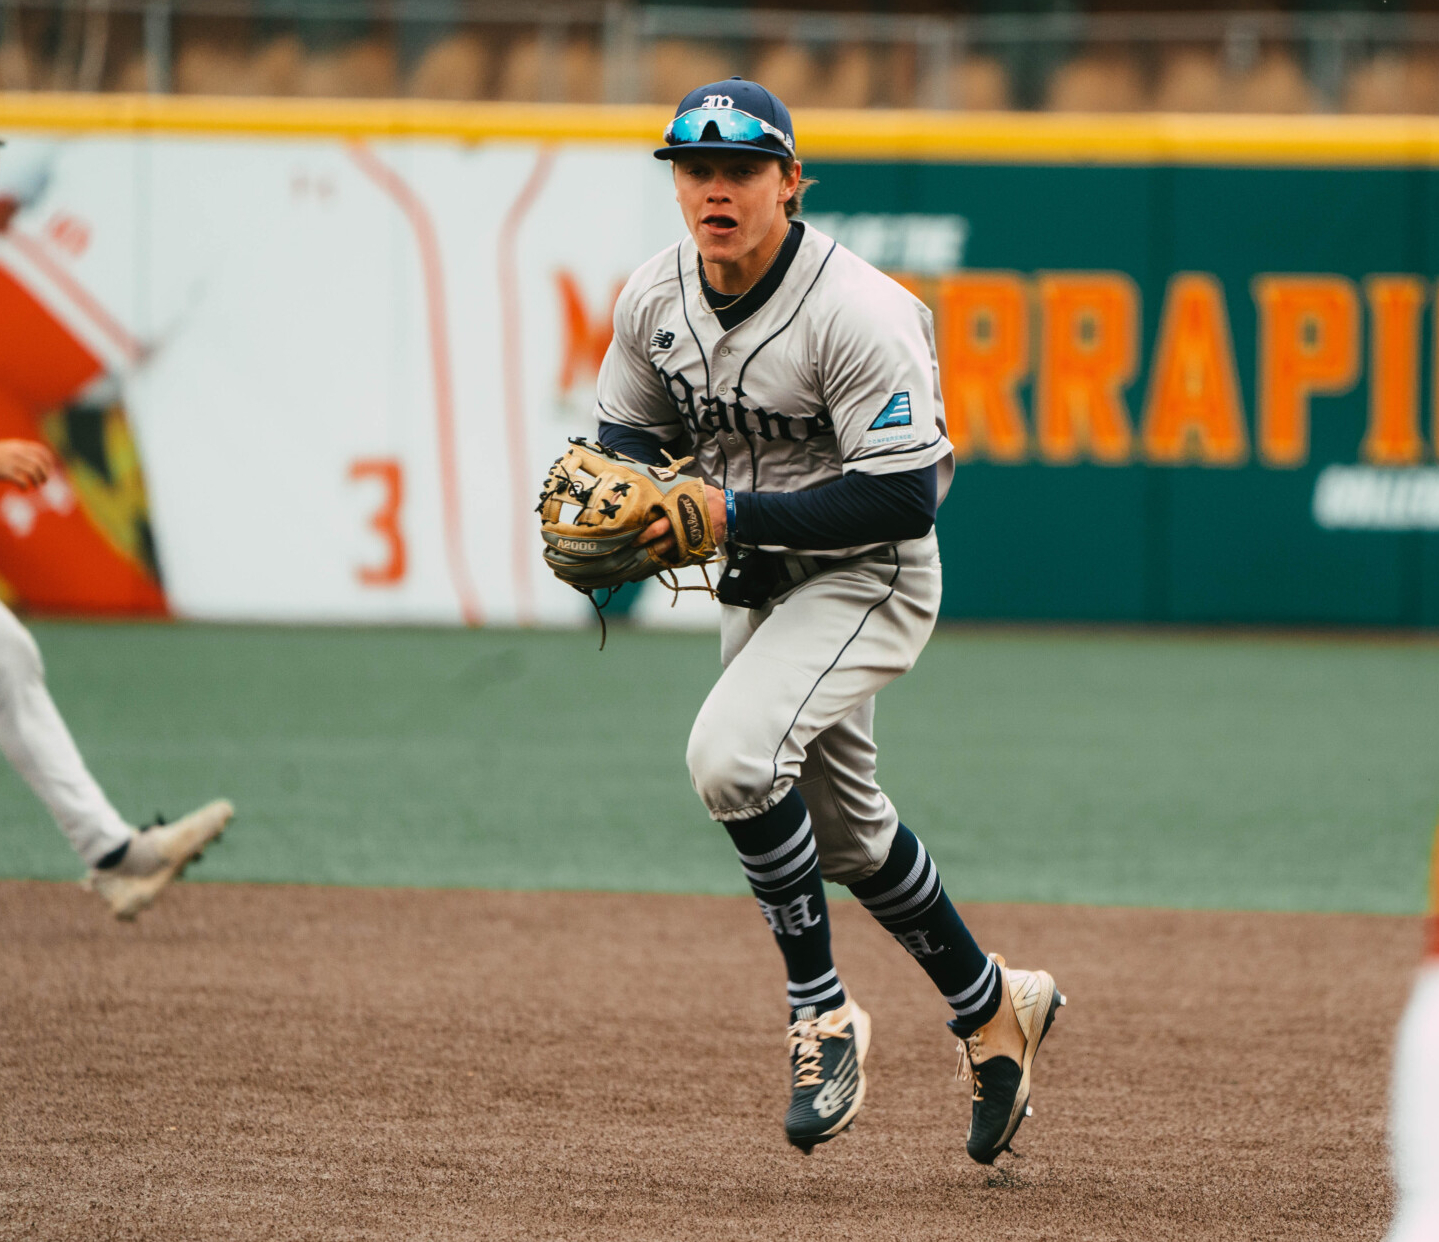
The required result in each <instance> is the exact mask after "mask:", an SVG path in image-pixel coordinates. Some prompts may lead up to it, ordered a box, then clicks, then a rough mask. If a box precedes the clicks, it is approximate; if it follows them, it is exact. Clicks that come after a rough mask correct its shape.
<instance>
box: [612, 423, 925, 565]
mask: <svg viewBox="0 0 1439 1242" xmlns="http://www.w3.org/2000/svg"><path fill="white" fill-rule="evenodd" d="M599 439H600V443H601V444H603V445H604V446H605V447H606V448H609V449H614V450H615V451H616V452H618V453H623V454H624V455H625V456H626V457H631V458H633V459H634V460H635V461H641V462H645V463H646V464H650V465H659V464H660V463H661V462H663V461H664V453H663V451H662V449H661V445H662V443H663V442H662V441H661V440H660V438H659V437H658V436H657V435H655V434H654V433H653V432H651V431H645V430H643V429H642V428H639V427H626V426H623V425H621V424H619V423H601V424H600V430H599ZM734 505H735V507H734V527H733V529H732V530H730V531H729V532H728V533H729V537H730V538H731V539H735V540H737V541H738V542H740V543H747V544H751V545H754V546H763V547H780V548H806V549H809V550H811V551H815V552H823V551H826V550H829V549H834V548H853V547H857V546H860V545H862V544H867V543H898V542H899V541H900V540H902V539H918V538H920V537H921V536H923V535H927V534H929V530H930V527H932V526H933V525H934V515H935V513H936V512H937V511H938V509H939V467H938V466H937V465H935V466H926V467H924V468H923V469H921V470H904V471H900V472H899V473H897V474H863V473H861V472H860V471H858V470H856V471H852V472H851V473H849V474H846V475H843V476H841V477H840V478H838V479H835V480H833V481H832V482H829V483H824V484H821V485H820V486H819V487H815V488H811V489H809V490H808V491H803V492H736V493H735V494H734Z"/></svg>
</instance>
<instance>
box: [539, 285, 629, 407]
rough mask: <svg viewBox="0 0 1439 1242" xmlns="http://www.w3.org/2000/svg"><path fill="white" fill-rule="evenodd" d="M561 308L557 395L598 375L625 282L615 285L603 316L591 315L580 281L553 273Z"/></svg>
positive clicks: (613, 331)
mask: <svg viewBox="0 0 1439 1242" xmlns="http://www.w3.org/2000/svg"><path fill="white" fill-rule="evenodd" d="M555 287H556V288H557V289H558V290H559V295H560V307H561V309H562V311H563V314H564V321H565V352H564V356H563V358H562V359H561V362H560V395H561V396H563V395H564V394H566V393H568V392H569V391H570V390H571V389H573V388H574V386H575V384H576V383H577V382H579V381H580V380H581V379H587V380H591V381H593V380H594V378H595V376H597V375H598V374H599V373H600V363H601V362H603V361H604V358H605V350H607V349H608V348H609V347H610V338H611V337H612V336H614V334H615V302H616V301H618V300H619V296H620V291H621V290H622V289H624V283H623V282H620V283H618V284H616V285H615V287H614V292H613V293H612V294H611V296H610V300H609V305H608V306H606V308H605V310H604V312H603V314H600V315H595V316H591V314H590V311H589V308H588V307H587V306H586V305H585V299H584V295H583V294H582V293H581V292H580V286H579V282H578V281H577V280H576V279H575V278H574V276H573V275H572V274H571V273H569V272H566V271H563V270H561V271H559V272H556V273H555Z"/></svg>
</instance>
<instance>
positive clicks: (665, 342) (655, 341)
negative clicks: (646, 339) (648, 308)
mask: <svg viewBox="0 0 1439 1242" xmlns="http://www.w3.org/2000/svg"><path fill="white" fill-rule="evenodd" d="M674 343H675V334H674V333H673V332H666V331H665V330H664V329H663V328H661V329H660V330H659V331H658V332H656V333H655V334H654V335H653V336H652V337H650V344H651V345H653V346H654V347H655V348H656V349H668V348H669V347H670V346H671V345H673V344H674Z"/></svg>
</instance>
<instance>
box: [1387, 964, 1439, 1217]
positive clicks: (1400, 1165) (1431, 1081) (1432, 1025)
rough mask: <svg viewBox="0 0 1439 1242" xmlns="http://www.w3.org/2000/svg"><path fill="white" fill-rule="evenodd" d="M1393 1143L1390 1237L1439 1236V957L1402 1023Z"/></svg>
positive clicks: (1427, 970) (1428, 967)
mask: <svg viewBox="0 0 1439 1242" xmlns="http://www.w3.org/2000/svg"><path fill="white" fill-rule="evenodd" d="M1391 1100H1392V1108H1393V1113H1392V1123H1391V1128H1392V1134H1391V1138H1392V1142H1393V1144H1394V1174H1395V1179H1396V1180H1397V1181H1398V1183H1399V1210H1398V1213H1397V1214H1396V1215H1395V1218H1394V1226H1393V1229H1392V1230H1391V1232H1390V1234H1389V1242H1434V1240H1435V1239H1436V1238H1439V962H1436V961H1433V960H1431V961H1430V962H1428V963H1427V964H1426V965H1425V966H1424V968H1423V969H1422V970H1421V971H1420V972H1419V979H1418V981H1417V982H1416V983H1415V985H1414V995H1413V996H1412V997H1410V999H1409V1008H1408V1009H1407V1010H1406V1011H1405V1014H1404V1019H1403V1021H1402V1022H1401V1023H1400V1024H1399V1044H1398V1048H1397V1050H1396V1052H1395V1056H1394V1085H1393V1091H1392V1094H1391Z"/></svg>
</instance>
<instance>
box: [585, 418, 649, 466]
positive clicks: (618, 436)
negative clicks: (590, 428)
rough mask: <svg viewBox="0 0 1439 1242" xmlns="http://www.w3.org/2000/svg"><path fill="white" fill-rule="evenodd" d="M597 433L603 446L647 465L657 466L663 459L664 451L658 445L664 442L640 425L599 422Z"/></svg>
mask: <svg viewBox="0 0 1439 1242" xmlns="http://www.w3.org/2000/svg"><path fill="white" fill-rule="evenodd" d="M599 434H600V443H601V444H603V445H604V446H605V448H607V449H614V451H615V452H616V453H623V454H624V455H625V456H626V457H629V458H631V459H632V460H634V461H641V462H644V464H645V465H647V466H658V465H660V464H661V463H662V462H663V461H664V459H665V455H664V451H663V449H662V448H661V447H660V446H661V445H662V444H663V443H664V442H663V441H662V440H661V439H660V438H659V436H657V435H655V433H654V432H653V431H645V430H644V429H643V428H642V427H626V426H623V425H622V424H620V423H601V424H600V433H599Z"/></svg>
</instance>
